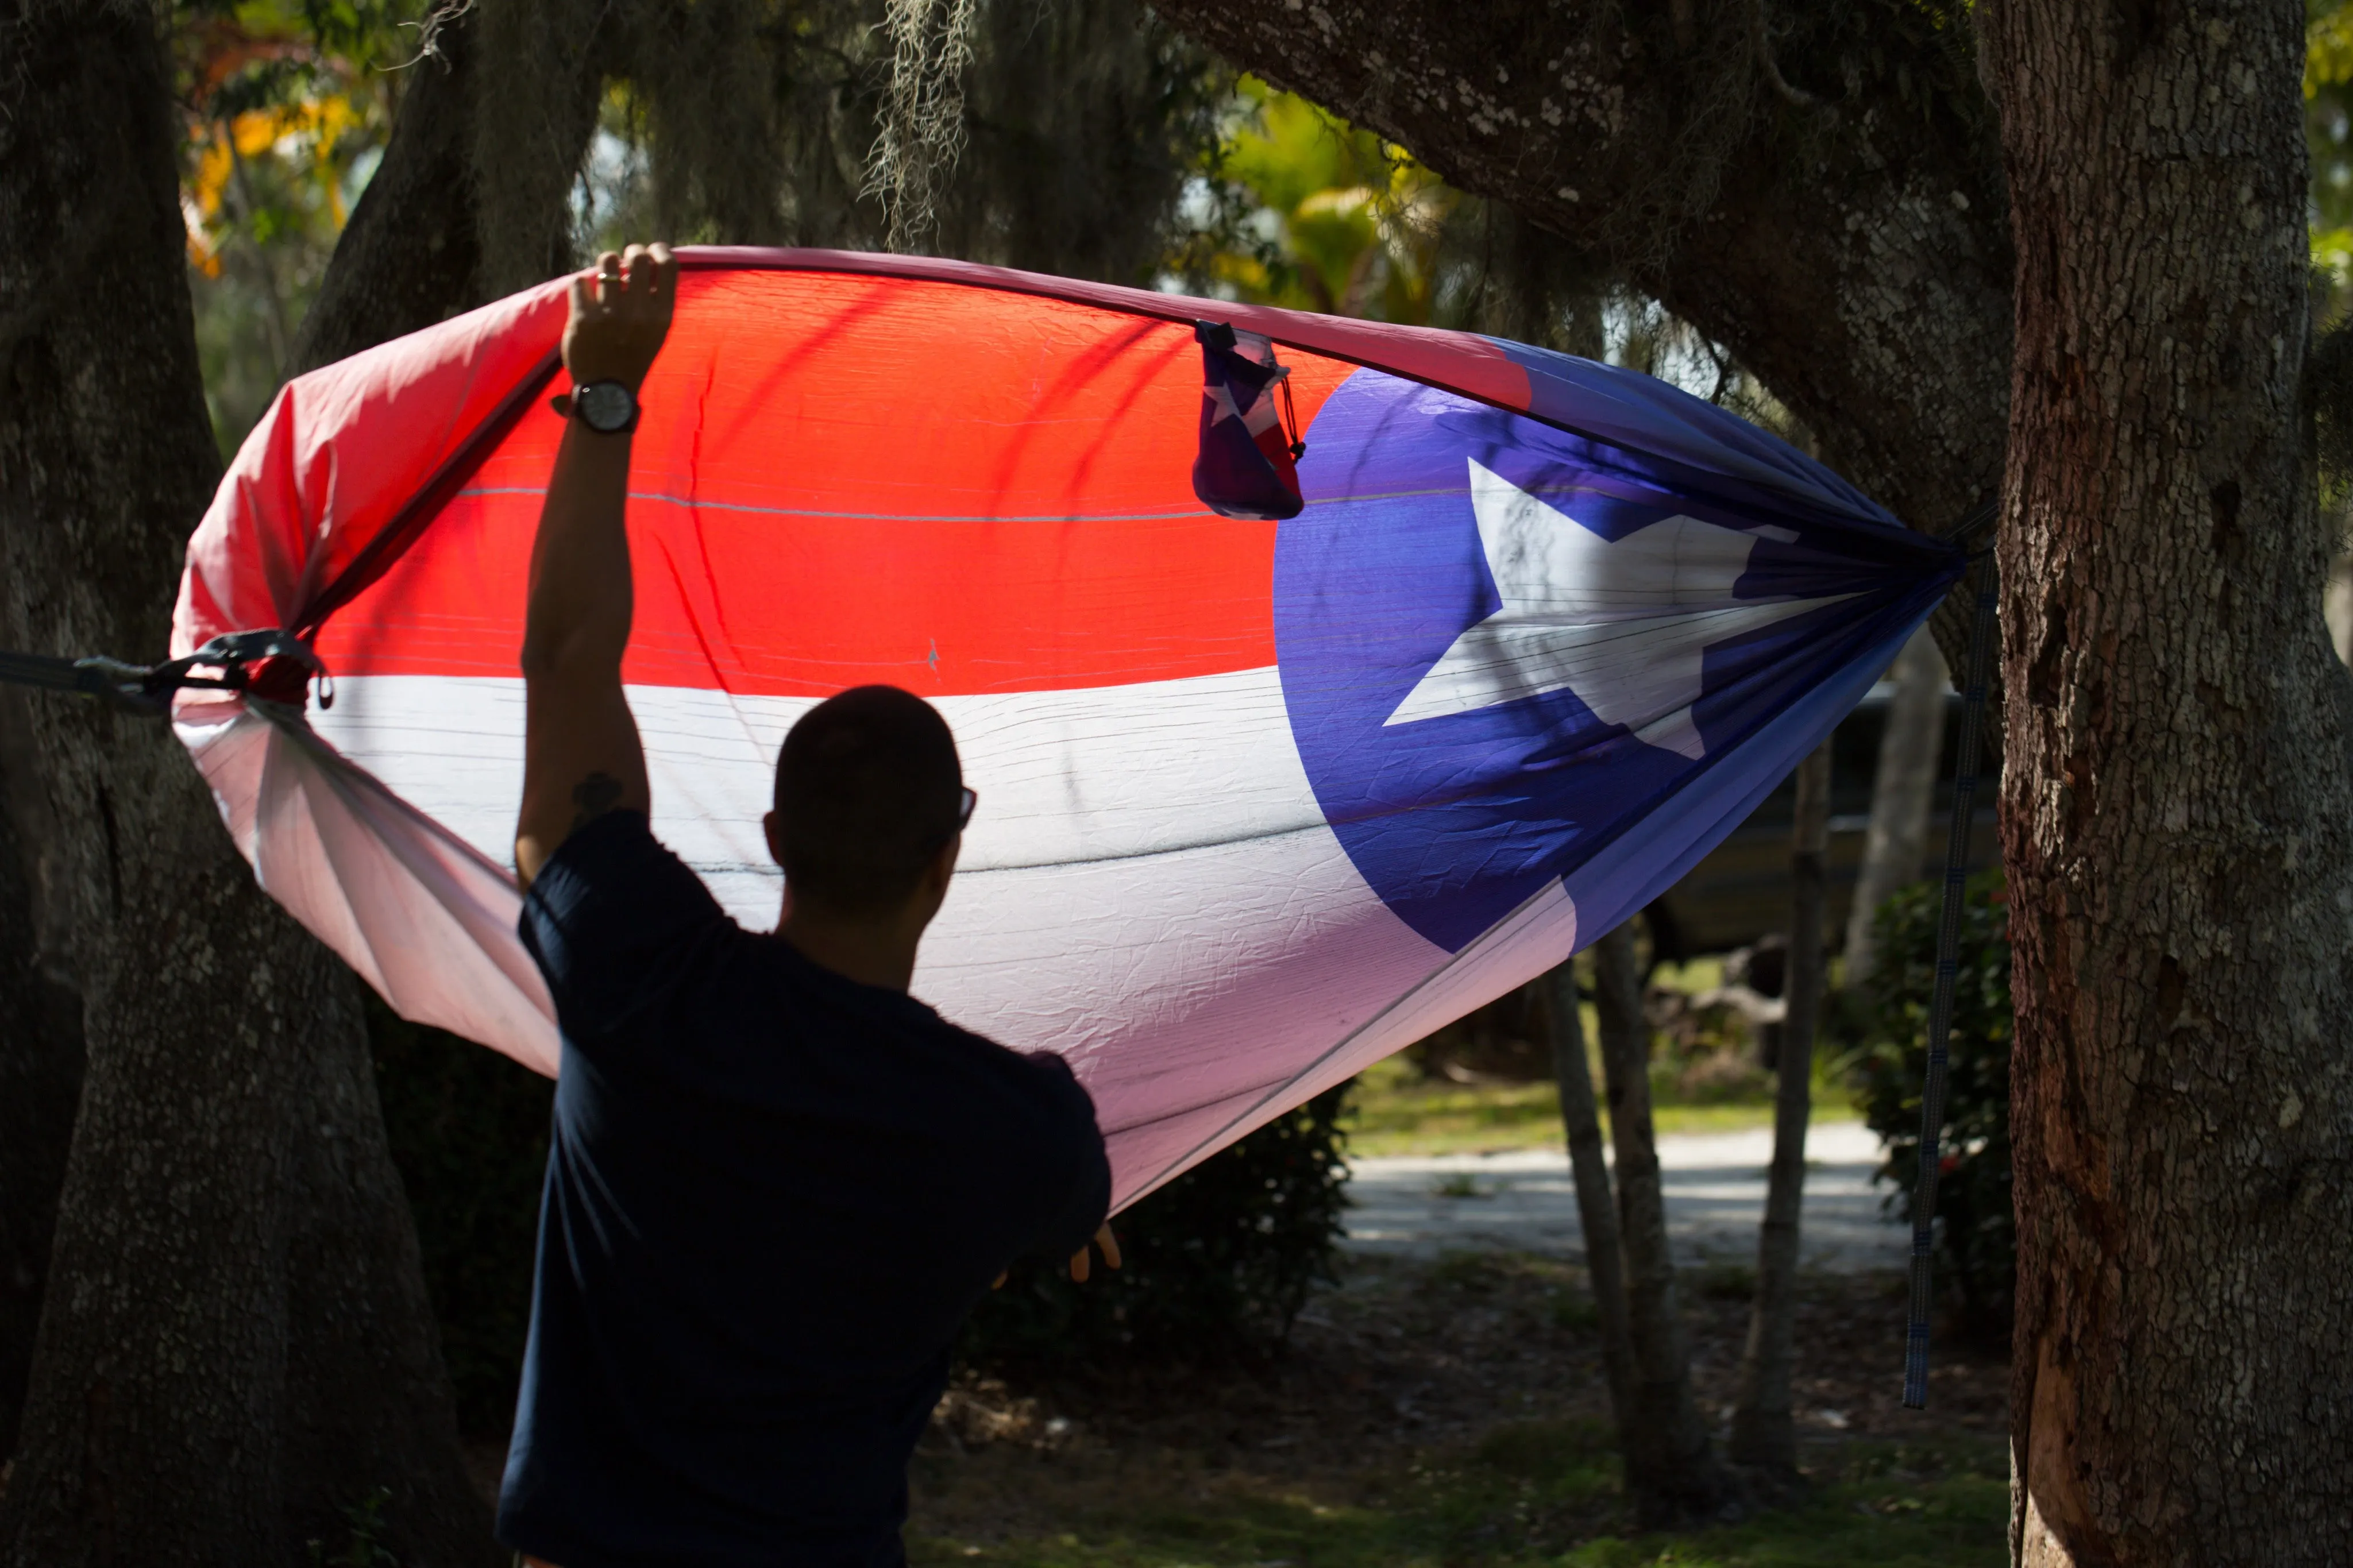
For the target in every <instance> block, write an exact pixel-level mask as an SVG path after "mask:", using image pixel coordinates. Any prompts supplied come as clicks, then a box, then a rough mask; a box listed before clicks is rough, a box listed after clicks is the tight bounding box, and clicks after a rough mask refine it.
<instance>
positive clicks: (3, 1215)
mask: <svg viewBox="0 0 2353 1568" xmlns="http://www.w3.org/2000/svg"><path fill="white" fill-rule="evenodd" d="M29 725H30V716H29V715H28V714H27V713H26V693H24V692H22V691H19V690H16V689H14V688H8V689H0V1457H5V1456H6V1455H9V1454H13V1453H15V1452H16V1423H17V1418H18V1416H19V1415H21V1414H22V1412H23V1405H24V1398H25V1379H26V1375H27V1374H28V1373H30V1372H31V1370H32V1364H33V1335H34V1332H35V1331H36V1330H37V1328H38V1327H39V1323H40V1315H41V1283H42V1281H43V1280H44V1279H47V1277H48V1271H49V1240H50V1237H51V1235H52V1234H53V1233H54V1232H55V1230H56V1228H57V1214H58V1189H59V1188H60V1187H61V1186H62V1185H63V1184H64V1183H65V1177H66V1152H67V1150H68V1149H69V1147H70V1146H71V1144H72V1142H73V1124H74V1108H75V1106H77V1105H78V1104H79V1103H80V1101H81V1077H82V1039H81V998H80V997H79V996H78V995H76V994H75V993H74V991H73V988H72V987H71V986H70V985H69V984H65V983H63V982H61V981H60V980H59V979H58V976H56V975H55V974H52V973H49V972H48V971H49V966H50V964H51V963H53V962H54V956H55V955H54V953H53V952H51V951H50V948H49V943H48V942H47V940H46V938H47V936H48V935H49V934H51V933H47V932H45V931H43V930H42V919H41V917H42V912H43V910H42V902H43V900H42V899H41V896H40V892H41V889H40V888H39V887H38V885H37V883H36V882H35V880H34V879H33V877H32V876H31V874H30V873H31V870H32V868H33V866H34V849H33V847H34V846H37V845H38V844H41V843H43V842H44V841H45V840H46V839H47V824H46V823H45V822H44V821H42V820H41V819H40V818H39V816H37V815H33V816H32V819H31V820H24V819H23V818H25V817H26V816H27V815H29V814H32V813H35V812H37V807H38V805H39V803H38V802H37V801H35V800H33V799H31V798H29V796H28V795H27V794H26V792H21V791H12V790H9V789H8V788H7V784H8V783H9V781H11V780H13V779H16V778H18V777H21V776H23V775H24V773H25V772H26V770H27V769H28V768H30V767H31V766H32V765H33V758H32V756H31V755H30V751H29V748H30V743H31V738H30V734H29Z"/></svg>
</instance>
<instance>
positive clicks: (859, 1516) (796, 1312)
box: [499, 812, 1111, 1568]
mask: <svg viewBox="0 0 2353 1568" xmlns="http://www.w3.org/2000/svg"><path fill="white" fill-rule="evenodd" d="M522 939H523V942H524V944H525V945H526V946H527V947H529V948H530V949H531V952H532V953H533V956H534V957H535V958H537V959H538V961H539V967H540V972H541V973H543V974H544V975H545V976H546V977H547V984H548V989H549V990H550V991H551V992H552V993H553V994H554V998H555V1009H556V1020H557V1022H558V1024H559V1025H560V1026H561V1027H562V1031H563V1036H564V1063H563V1074H562V1076H561V1077H560V1078H559V1079H557V1081H556V1089H555V1118H554V1138H553V1143H552V1146H551V1147H550V1149H549V1151H548V1157H547V1184H546V1188H545V1192H544V1195H543V1198H542V1200H541V1206H540V1224H539V1268H538V1283H537V1288H536V1289H535V1290H534V1292H533V1300H532V1316H531V1339H530V1344H529V1348H528V1349H527V1350H526V1351H525V1352H524V1355H523V1371H522V1396H521V1398H520V1400H519V1401H518V1403H517V1406H516V1410H515V1429H514V1442H513V1446H512V1448H511V1449H510V1450H509V1451H508V1455H507V1471H506V1482H505V1485H504V1487H503V1489H501V1494H500V1498H499V1536H500V1539H501V1540H502V1541H504V1542H506V1543H507V1544H508V1545H510V1546H512V1547H514V1548H517V1549H519V1550H521V1551H522V1552H528V1553H530V1554H531V1555H533V1556H534V1557H539V1558H543V1559H545V1560H547V1561H548V1562H551V1563H557V1564H560V1565H561V1568H619V1565H622V1564H639V1563H697V1564H702V1563H712V1564H735V1563H743V1564H751V1563H759V1564H763V1565H770V1564H793V1565H798V1564H804V1563H807V1564H825V1565H827V1568H831V1565H833V1564H843V1565H848V1564H857V1565H859V1568H867V1565H869V1564H897V1563H902V1562H903V1561H904V1555H903V1552H902V1548H901V1546H900V1543H899V1527H900V1525H901V1524H902V1522H903V1521H905V1519H906V1514H907V1479H906V1477H907V1459H908V1456H909V1455H910V1454H911V1453H912V1452H913V1448H914V1446H915V1440H916V1438H917V1437H918V1436H921V1435H922V1433H923V1425H924V1423H925V1421H926V1420H928V1419H929V1417H930V1415H931V1412H932V1407H933V1405H935V1404H936V1403H938V1400H939V1396H940V1393H941V1391H942V1389H943V1388H944V1385H945V1383H946V1378H947V1357H948V1346H949V1342H950V1341H951V1340H953V1339H954V1337H955V1332H956V1329H957V1327H958V1325H959V1324H961V1323H962V1322H963V1321H964V1317H965V1313H966V1312H967V1311H969V1310H971V1308H972V1306H973V1303H974V1302H976V1300H979V1299H980V1298H981V1297H982V1296H983V1295H985V1294H986V1293H987V1289H988V1286H989V1282H990V1281H991V1280H992V1279H995V1278H996V1276H997V1272H998V1270H1000V1269H1002V1268H1004V1267H1005V1266H1006V1265H1007V1264H1008V1262H1010V1261H1011V1260H1012V1259H1013V1258H1016V1257H1018V1256H1020V1255H1024V1254H1027V1253H1030V1252H1037V1251H1042V1252H1045V1253H1048V1254H1068V1253H1071V1252H1074V1251H1076V1250H1077V1249H1078V1248H1079V1247H1082V1246H1083V1245H1085V1243H1086V1241H1087V1238H1088V1237H1091V1236H1092V1234H1093V1233H1094V1229H1095V1227H1096V1226H1098V1225H1100V1224H1102V1222H1103V1213H1104V1210H1105V1208H1106V1207H1107V1206H1108V1205H1109V1202H1110V1193H1111V1173H1110V1167H1109V1165H1108V1164H1107V1163H1106V1162H1105V1160H1104V1157H1103V1137H1102V1135H1101V1133H1100V1132H1098V1131H1097V1130H1096V1127H1095V1119H1094V1106H1093V1103H1092V1101H1091V1100H1089V1099H1088V1098H1087V1093H1086V1090H1085V1089H1082V1088H1080V1087H1079V1084H1078V1082H1077V1080H1076V1079H1073V1078H1072V1077H1071V1071H1070V1068H1067V1067H1065V1066H1064V1065H1063V1064H1062V1062H1061V1060H1060V1058H1055V1057H1051V1056H1042V1055H1041V1056H1025V1055H1021V1054H1019V1053H1017V1052H1014V1051H1009V1050H1007V1049H1006V1048H1005V1047H1001V1046H997V1045H994V1044H991V1043H990V1042H989V1041H987V1040H985V1039H983V1038H981V1037H979V1036H977V1035H974V1034H971V1033H968V1032H967V1031H965V1030H963V1029H959V1028H957V1027H956V1026H954V1025H953V1024H949V1023H947V1022H945V1021H944V1020H943V1019H942V1018H941V1017H940V1016H939V1015H938V1014H936V1013H934V1012H933V1011H932V1009H931V1008H929V1007H927V1006H925V1005H923V1004H922V1003H920V1002H917V1001H915V1000H914V999H913V998H912V997H910V996H907V995H905V994H902V993H900V992H896V991H885V990H879V989H877V988H875V987H873V986H871V985H861V984H858V983H857V982H855V981H852V980H848V979H845V978H843V977H842V976H840V975H839V974H836V973H833V972H832V971H830V970H828V969H824V968H821V967H819V966H818V965H817V964H815V963H810V962H809V961H808V960H807V959H805V958H803V957H801V956H800V954H799V953H797V952H795V951H794V950H793V948H792V947H791V946H790V945H789V944H788V943H786V942H781V941H779V940H777V939H776V938H775V937H773V936H764V935H757V934H754V933H752V932H749V931H744V929H743V928H741V927H740V926H738V925H736V924H735V922H734V921H731V920H729V919H728V918H727V916H726V915H725V914H724V913H723V911H722V910H720V908H719V906H718V904H717V903H716V902H715V901H714V900H712V897H711V894H710V893H709V891H707V890H706V889H704V888H703V886H702V882H701V881H700V880H698V879H696V877H695V875H694V873H693V872H691V871H690V870H689V869H688V868H686V866H685V865H684V864H683V863H681V861H680V860H679V858H677V857H676V856H675V855H672V854H671V853H670V851H669V850H667V849H665V848H663V847H661V845H660V844H659V843H657V842H656V841H655V839H654V837H653V835H652V833H651V831H650V830H649V827H648V826H647V823H646V819H645V817H644V816H643V815H641V814H639V813H637V812H613V813H610V814H608V815H607V816H601V817H599V818H597V819H596V821H595V822H593V823H591V824H589V825H588V826H586V827H583V828H580V829H578V830H576V831H575V832H574V833H573V834H572V836H571V837H568V838H566V839H565V842H564V845H563V847H562V848H560V849H559V850H558V851H557V852H556V854H555V855H554V857H553V858H551V859H550V860H549V861H548V863H547V865H546V866H545V868H543V869H542V870H541V872H540V874H539V876H538V878H537V879H536V880H534V881H533V884H532V889H531V893H530V896H529V897H528V898H527V899H525V900H524V901H523V913H522Z"/></svg>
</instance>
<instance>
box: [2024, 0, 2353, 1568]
mask: <svg viewBox="0 0 2353 1568" xmlns="http://www.w3.org/2000/svg"><path fill="white" fill-rule="evenodd" d="M1979 16H1981V18H1982V26H1983V33H1982V39H1983V51H1984V53H1983V66H1984V69H1985V73H1986V79H1987V83H1988V85H1989V89H1991V90H1992V92H1993V95H1994V97H1995V99H1996V100H1997V101H1998V103H1999V104H2000V110H2001V132H2002V142H2003V148H2004V153H2005V157H2006V160H2007V165H2008V171H2009V178H2010V190H2011V192H2012V197H2013V201H2014V204H2015V205H2014V222H2015V226H2016V231H2017V240H2018V254H2019V257H2020V269H2019V280H2018V296H2017V344H2018V354H2017V365H2016V371H2015V379H2014V382H2013V390H2012V400H2011V416H2010V475H2009V480H2008V485H2007V488H2006V492H2005V495H2004V498H2003V517H2002V527H2001V532H2000V564H2001V576H2002V584H2003V587H2002V626H2003V646H2002V659H2003V664H2004V673H2005V678H2006V681H2007V685H2008V689H2009V690H2010V694H2011V699H2010V704H2009V708H2008V712H2007V731H2008V732H2007V741H2008V750H2007V755H2006V760H2005V768H2004V774H2003V779H2002V807H2003V810H2002V818H2003V820H2002V837H2003V849H2004V855H2005V859H2006V862H2007V868H2008V879H2009V896H2010V942H2011V948H2012V952H2013V956H2014V962H2015V964H2016V970H2015V990H2016V995H2017V999H2018V1034H2017V1045H2016V1058H2015V1065H2014V1067H2013V1068H2012V1077H2011V1136H2012V1139H2013V1141H2014V1163H2015V1171H2016V1199H2017V1204H2018V1215H2019V1286H2018V1319H2017V1331H2016V1334H2017V1337H2016V1341H2015V1353H2014V1358H2013V1368H2014V1370H2013V1373H2012V1379H2013V1381H2012V1389H2013V1397H2012V1402H2011V1441H2012V1452H2013V1455H2014V1456H2015V1469H2016V1475H2017V1480H2016V1482H2015V1491H2016V1508H2015V1510H2014V1512H2015V1522H2014V1525H2013V1551H2014V1553H2015V1555H2016V1557H2017V1558H2018V1559H2019V1560H2020V1561H2022V1562H2024V1563H2036V1564H2043V1563H2075V1564H2084V1565H2089V1564H2094V1563H2102V1564H2105V1563H2132V1564H2136V1565H2141V1564H2170V1563H2180V1564H2189V1563H2199V1564H2206V1565H2227V1564H2233V1563H2248V1564H2254V1563H2265V1564H2271V1563H2346V1562H2353V1361H2348V1358H2347V1356H2346V1354H2345V1352H2344V1344H2343V1330H2344V1326H2345V1324H2346V1323H2348V1321H2353V1264H2348V1256H2347V1255H2348V1238H2349V1237H2353V1153H2349V1152H2353V961H2348V952H2353V767H2348V760H2353V758H2349V755H2348V753H2349V752H2353V747H2348V742H2353V685H2348V676H2347V672H2346V670H2345V668H2344V667H2343V666H2341V665H2339V664H2338V663H2337V660H2336V658H2335V657H2334V655H2333V653H2332V651H2331V650H2330V648H2329V647H2328V643H2327V637H2326V635H2325V633H2324V630H2323V627H2322V624H2321V617H2320V596H2321V595H2320V590H2321V584H2322V581H2323V578H2324V574H2325V572H2326V570H2327V560H2328V554H2329V551H2328V545H2329V540H2328V538H2327V531H2325V530H2324V529H2323V527H2322V526H2321V523H2320V520H2319V518H2318V517H2317V515H2316V506H2315V497H2314V486H2313V475H2312V468H2311V460H2310V457H2309V453H2308V449H2307V447H2306V443H2305V439H2304V432H2303V430H2302V429H2301V428H2300V419H2299V406H2300V405H2299V395H2300V387H2299V383H2300V380H2301V375H2302V367H2303V363H2304V357H2305V350H2306V338H2307V320H2308V317H2307V310H2308V306H2307V304H2306V288H2307V283H2306V237H2305V219H2306V205H2305V203H2306V152H2305V143H2304V140H2303V136H2304V132H2303V126H2302V114H2301V102H2300V100H2299V96H2298V81H2299V78H2300V73H2301V71H2302V68H2303V62H2304V57H2305V39H2304V11H2303V9H2302V8H2301V7H2299V6H2296V5H2287V4H2278V3H2274V4H2270V5H2256V4H2252V3H2242V4H2233V3H2228V0H2185V3H2181V4H2176V5H2165V6H2158V7H2124V8H2118V7H2113V6H2108V5H2093V4H2088V3H2085V0H2039V3H2037V4H2032V5H2021V4H2018V3H2016V0H2004V3H2001V4H1995V5H1986V6H1982V7H1980V9H1979Z"/></svg>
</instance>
